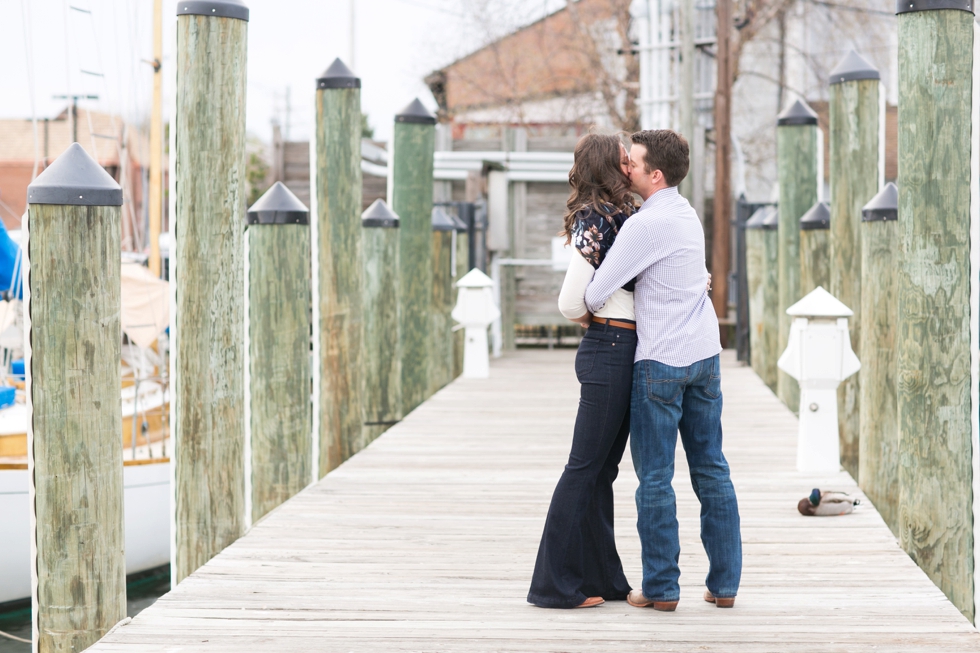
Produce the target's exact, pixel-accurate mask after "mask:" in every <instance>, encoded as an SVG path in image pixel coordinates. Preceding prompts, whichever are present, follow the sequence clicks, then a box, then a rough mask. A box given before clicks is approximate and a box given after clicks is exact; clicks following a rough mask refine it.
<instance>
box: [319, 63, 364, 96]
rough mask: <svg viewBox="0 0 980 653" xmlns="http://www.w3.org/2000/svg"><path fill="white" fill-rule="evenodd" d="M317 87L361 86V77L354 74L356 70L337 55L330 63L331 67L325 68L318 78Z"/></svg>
mask: <svg viewBox="0 0 980 653" xmlns="http://www.w3.org/2000/svg"><path fill="white" fill-rule="evenodd" d="M316 87H317V88H318V89H322V88H361V78H360V77H358V76H357V75H355V74H354V72H353V71H352V70H351V69H350V68H348V67H347V65H346V64H345V63H344V62H343V61H341V60H340V57H337V58H336V59H334V60H333V63H332V64H330V67H329V68H327V69H326V70H324V71H323V72H322V73H321V74H320V76H319V77H317V78H316Z"/></svg>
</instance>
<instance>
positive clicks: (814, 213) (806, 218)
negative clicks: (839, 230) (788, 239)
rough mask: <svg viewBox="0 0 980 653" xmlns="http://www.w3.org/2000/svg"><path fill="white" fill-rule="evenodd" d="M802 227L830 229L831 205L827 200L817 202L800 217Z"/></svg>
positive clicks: (809, 229) (807, 228)
mask: <svg viewBox="0 0 980 653" xmlns="http://www.w3.org/2000/svg"><path fill="white" fill-rule="evenodd" d="M800 229H802V230H803V231H815V230H817V229H830V205H829V204H827V203H826V202H817V203H816V204H814V205H813V206H812V207H810V210H809V211H807V212H806V213H804V214H803V217H802V218H800Z"/></svg>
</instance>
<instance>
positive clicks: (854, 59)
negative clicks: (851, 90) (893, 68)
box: [830, 50, 881, 84]
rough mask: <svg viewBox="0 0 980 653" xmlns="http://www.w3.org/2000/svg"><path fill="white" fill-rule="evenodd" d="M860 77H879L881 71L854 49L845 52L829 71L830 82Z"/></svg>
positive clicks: (840, 81) (859, 78) (837, 82)
mask: <svg viewBox="0 0 980 653" xmlns="http://www.w3.org/2000/svg"><path fill="white" fill-rule="evenodd" d="M861 79H881V73H880V72H878V69H877V68H875V67H874V64H872V63H871V62H870V61H868V60H867V59H865V58H864V57H862V56H861V55H859V54H858V53H857V51H856V50H851V51H850V52H848V53H847V56H845V57H844V58H843V59H841V62H840V63H839V64H837V67H836V68H834V69H833V70H831V71H830V83H831V84H840V83H842V82H854V81H858V80H861Z"/></svg>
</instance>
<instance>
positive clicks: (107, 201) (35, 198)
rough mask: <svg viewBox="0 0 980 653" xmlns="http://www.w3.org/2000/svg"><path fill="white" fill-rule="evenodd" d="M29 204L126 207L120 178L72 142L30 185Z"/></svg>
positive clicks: (28, 189)
mask: <svg viewBox="0 0 980 653" xmlns="http://www.w3.org/2000/svg"><path fill="white" fill-rule="evenodd" d="M27 202H28V204H60V205H63V206H122V203H123V192H122V188H121V187H120V186H119V184H117V183H116V180H115V179H113V178H112V177H110V176H109V173H108V172H106V171H105V169H104V168H103V167H102V166H100V165H99V164H98V163H97V162H96V160H95V159H93V158H92V157H91V156H89V154H88V152H86V151H85V150H84V149H83V148H82V146H81V145H79V144H78V143H72V144H71V145H69V146H68V149H67V150H65V151H64V153H63V154H62V155H61V156H59V157H58V158H57V159H55V160H54V162H53V163H52V164H51V165H49V166H48V167H47V168H46V169H45V170H44V172H42V173H41V174H39V175H38V176H37V178H36V179H35V180H34V181H33V182H31V185H30V186H28V187H27Z"/></svg>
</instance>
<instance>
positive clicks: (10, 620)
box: [0, 565, 170, 653]
mask: <svg viewBox="0 0 980 653" xmlns="http://www.w3.org/2000/svg"><path fill="white" fill-rule="evenodd" d="M169 591H170V565H165V566H163V567H157V568H156V569H151V570H149V571H146V572H143V573H141V574H134V575H133V576H131V577H130V578H128V579H127V581H126V614H127V615H128V616H130V617H135V616H136V615H137V614H139V613H140V612H141V611H143V610H144V609H145V608H147V607H149V606H150V605H152V604H153V602H154V601H156V600H157V599H158V598H160V597H161V596H163V595H164V594H166V593H167V592H169ZM0 630H2V631H4V632H6V633H10V634H11V635H15V636H17V637H22V638H24V639H30V638H31V606H30V604H29V603H28V604H27V605H26V606H24V607H21V608H17V609H12V610H7V611H5V612H0ZM30 651H31V645H30V644H23V643H21V642H15V641H13V640H11V639H7V638H6V637H0V653H30Z"/></svg>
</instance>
